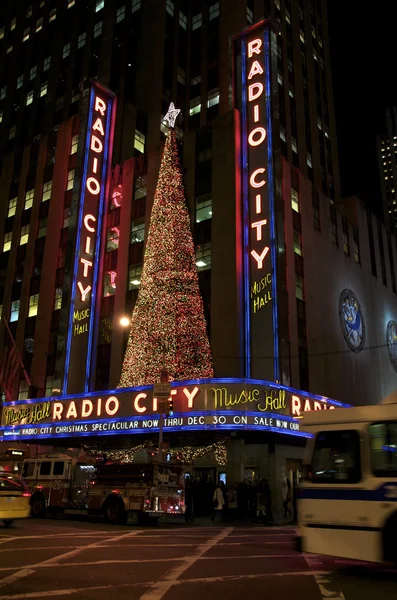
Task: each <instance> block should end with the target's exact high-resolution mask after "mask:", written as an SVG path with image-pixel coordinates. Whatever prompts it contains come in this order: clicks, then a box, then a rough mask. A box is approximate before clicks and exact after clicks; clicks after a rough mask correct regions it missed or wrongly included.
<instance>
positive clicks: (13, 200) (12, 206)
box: [7, 196, 18, 217]
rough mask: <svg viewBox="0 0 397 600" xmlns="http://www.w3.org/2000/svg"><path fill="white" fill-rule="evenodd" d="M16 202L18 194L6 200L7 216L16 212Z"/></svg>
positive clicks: (11, 215)
mask: <svg viewBox="0 0 397 600" xmlns="http://www.w3.org/2000/svg"><path fill="white" fill-rule="evenodd" d="M17 202H18V196H15V198H10V200H9V202H8V213H7V217H13V216H14V215H15V213H16V212H17Z"/></svg>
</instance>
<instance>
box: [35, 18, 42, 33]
mask: <svg viewBox="0 0 397 600" xmlns="http://www.w3.org/2000/svg"><path fill="white" fill-rule="evenodd" d="M41 29H43V17H40V19H37V21H36V33H38V32H39V31H41Z"/></svg>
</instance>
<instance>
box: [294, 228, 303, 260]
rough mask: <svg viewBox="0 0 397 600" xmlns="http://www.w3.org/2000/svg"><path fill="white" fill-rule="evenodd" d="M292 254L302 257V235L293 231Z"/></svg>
mask: <svg viewBox="0 0 397 600" xmlns="http://www.w3.org/2000/svg"><path fill="white" fill-rule="evenodd" d="M294 252H295V254H299V256H302V234H301V233H299V231H296V229H294Z"/></svg>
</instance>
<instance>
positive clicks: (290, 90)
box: [288, 83, 295, 98]
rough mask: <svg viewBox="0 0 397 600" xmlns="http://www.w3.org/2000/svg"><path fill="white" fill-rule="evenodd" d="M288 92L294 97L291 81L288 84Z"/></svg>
mask: <svg viewBox="0 0 397 600" xmlns="http://www.w3.org/2000/svg"><path fill="white" fill-rule="evenodd" d="M288 94H289V95H290V97H291V98H294V97H295V94H294V86H293V85H292V83H290V84H289V89H288Z"/></svg>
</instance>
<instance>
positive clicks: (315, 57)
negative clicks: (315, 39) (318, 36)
mask: <svg viewBox="0 0 397 600" xmlns="http://www.w3.org/2000/svg"><path fill="white" fill-rule="evenodd" d="M313 58H314V60H317V52H316V50H315V49H314V50H313Z"/></svg>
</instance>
